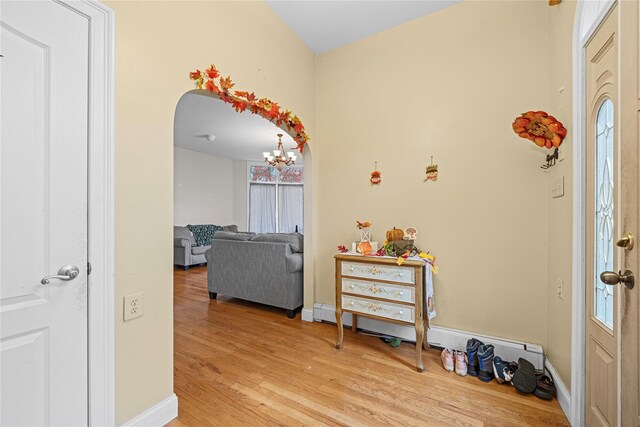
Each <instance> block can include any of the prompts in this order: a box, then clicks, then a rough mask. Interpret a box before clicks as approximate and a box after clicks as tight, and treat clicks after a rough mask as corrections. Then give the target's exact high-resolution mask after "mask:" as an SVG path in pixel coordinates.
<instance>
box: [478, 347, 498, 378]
mask: <svg viewBox="0 0 640 427" xmlns="http://www.w3.org/2000/svg"><path fill="white" fill-rule="evenodd" d="M493 352H494V350H493V345H492V344H489V345H481V346H480V347H478V362H479V363H480V372H479V373H478V378H479V379H480V381H484V382H485V383H488V382H489V381H491V380H492V379H493Z"/></svg>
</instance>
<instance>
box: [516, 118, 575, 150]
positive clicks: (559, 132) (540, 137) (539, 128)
mask: <svg viewBox="0 0 640 427" xmlns="http://www.w3.org/2000/svg"><path fill="white" fill-rule="evenodd" d="M511 127H512V128H513V131H514V132H515V133H517V134H518V136H520V137H521V138H526V139H528V140H529V141H532V142H533V143H534V144H536V145H537V146H538V147H545V148H548V149H551V148H558V147H559V146H560V144H562V141H563V140H564V138H565V136H567V130H566V129H565V127H564V126H563V125H562V123H560V122H559V121H558V119H556V118H555V117H553V116H550V115H548V114H547V113H545V112H544V111H527V112H526V113H522V114H521V115H520V116H518V117H516V119H515V120H514V121H513V123H512V125H511Z"/></svg>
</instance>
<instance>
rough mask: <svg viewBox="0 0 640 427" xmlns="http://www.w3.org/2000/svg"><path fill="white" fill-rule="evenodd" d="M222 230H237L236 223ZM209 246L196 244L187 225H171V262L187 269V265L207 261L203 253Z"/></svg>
mask: <svg viewBox="0 0 640 427" xmlns="http://www.w3.org/2000/svg"><path fill="white" fill-rule="evenodd" d="M222 229H223V230H224V231H238V226H237V225H225V226H223V227H222ZM210 247H211V246H210V245H208V246H197V244H196V239H195V237H193V234H192V233H191V231H190V230H189V229H188V228H187V227H182V226H178V225H174V226H173V264H174V265H176V266H178V267H181V268H183V269H184V270H188V269H189V267H191V266H193V265H198V264H204V263H205V262H207V260H206V258H205V256H204V254H205V252H206V251H207V250H208V249H209V248H210Z"/></svg>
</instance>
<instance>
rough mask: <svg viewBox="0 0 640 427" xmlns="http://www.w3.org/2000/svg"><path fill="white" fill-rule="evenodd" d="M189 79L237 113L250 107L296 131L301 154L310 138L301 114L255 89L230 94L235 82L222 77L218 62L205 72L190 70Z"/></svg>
mask: <svg viewBox="0 0 640 427" xmlns="http://www.w3.org/2000/svg"><path fill="white" fill-rule="evenodd" d="M189 78H190V79H191V80H194V81H195V82H196V87H197V88H198V89H200V90H203V89H204V90H207V91H209V92H210V93H212V94H213V93H215V94H216V95H217V96H218V98H220V100H222V101H223V102H226V103H227V104H231V106H232V107H233V108H234V109H235V110H236V111H237V112H239V113H241V112H243V111H245V110H249V111H250V112H251V113H252V114H258V115H259V116H261V117H263V118H265V119H267V120H269V121H270V122H272V123H274V124H275V125H276V126H278V127H280V128H283V126H285V127H286V128H287V130H288V131H289V133H290V134H291V133H293V134H292V135H291V136H292V137H293V140H294V141H295V142H296V144H297V147H296V148H297V150H298V151H300V153H302V150H303V149H304V145H305V144H306V143H307V142H308V141H309V140H310V139H311V138H309V135H307V133H306V132H305V130H304V126H303V124H302V122H301V121H300V119H299V118H298V116H296V115H293V114H292V113H291V111H289V110H284V111H282V110H281V108H280V105H278V104H277V103H276V102H274V101H271V100H270V99H267V98H260V99H258V98H257V97H256V95H255V94H254V93H253V92H245V91H240V90H236V91H233V93H231V88H233V87H234V86H235V83H233V82H232V81H231V77H230V76H227V77H221V76H220V71H219V70H218V69H217V68H216V67H215V65H213V64H211V66H210V67H209V68H207V69H205V70H204V72H202V71H200V70H196V71H193V72H190V73H189ZM283 129H284V128H283Z"/></svg>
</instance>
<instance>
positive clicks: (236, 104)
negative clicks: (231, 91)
mask: <svg viewBox="0 0 640 427" xmlns="http://www.w3.org/2000/svg"><path fill="white" fill-rule="evenodd" d="M233 108H235V110H236V112H238V113H241V112H243V111H244V110H246V109H247V103H246V102H244V101H242V100H240V99H234V100H233Z"/></svg>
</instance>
